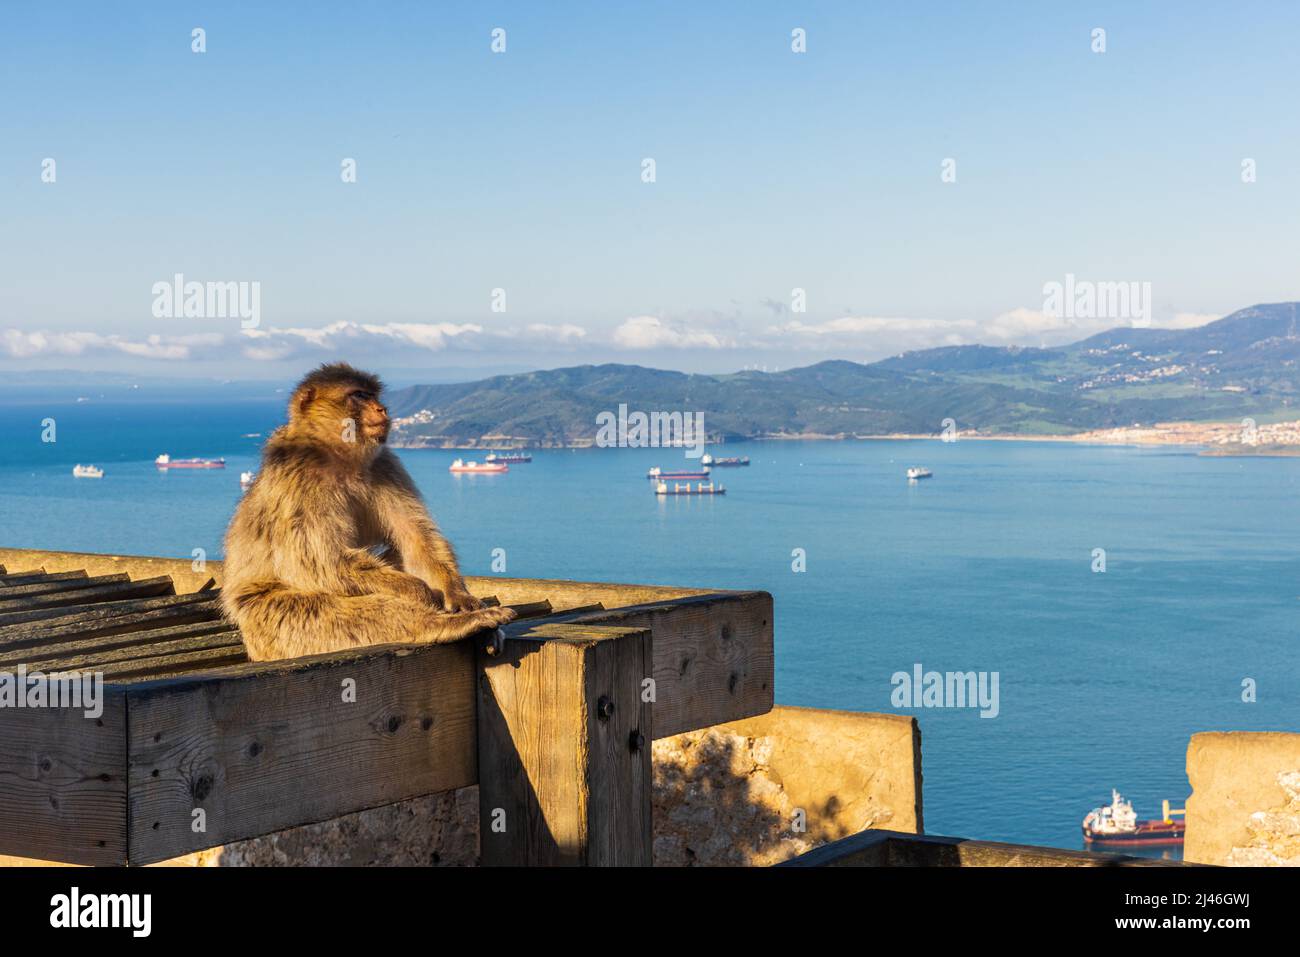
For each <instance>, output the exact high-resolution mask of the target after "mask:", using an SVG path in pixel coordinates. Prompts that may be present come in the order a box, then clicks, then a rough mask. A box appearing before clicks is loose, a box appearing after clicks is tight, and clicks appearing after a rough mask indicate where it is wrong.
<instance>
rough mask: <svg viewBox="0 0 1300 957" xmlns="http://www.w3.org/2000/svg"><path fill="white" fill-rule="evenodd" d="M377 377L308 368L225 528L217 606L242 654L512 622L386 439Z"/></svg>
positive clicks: (345, 369) (276, 654) (432, 636)
mask: <svg viewBox="0 0 1300 957" xmlns="http://www.w3.org/2000/svg"><path fill="white" fill-rule="evenodd" d="M382 389H383V385H382V383H380V381H379V380H378V379H377V378H375V377H374V376H372V375H369V374H368V373H365V372H360V371H358V370H356V369H353V368H352V367H351V366H348V365H345V364H343V363H336V364H333V365H326V366H321V367H320V368H319V369H317V370H316V371H314V372H312V373H311V374H310V375H308V376H307V377H306V378H304V379H303V380H302V382H300V383H299V384H298V386H297V388H295V389H294V392H293V396H292V398H291V399H290V400H289V423H288V424H287V425H285V426H283V427H281V428H279V429H277V430H276V431H275V432H274V433H273V434H272V435H271V437H270V438H269V439H268V440H267V443H266V447H265V448H264V449H263V450H262V467H261V469H260V471H259V472H258V474H257V478H256V479H255V480H254V482H253V485H252V487H251V488H250V489H249V490H248V492H247V493H246V494H245V496H244V498H243V500H242V501H241V502H240V503H239V508H237V509H236V510H235V515H234V518H232V519H231V521H230V528H229V529H228V530H227V532H226V559H225V566H224V567H225V581H224V583H223V588H222V606H223V607H224V609H225V612H226V615H227V617H229V618H230V619H231V620H232V621H234V622H235V623H236V624H238V625H239V627H240V630H241V631H242V632H243V635H244V643H245V644H246V645H247V646H248V652H249V655H250V657H252V658H253V659H254V660H264V659H269V658H293V657H297V656H299V655H310V654H318V653H321V652H326V651H338V650H340V649H345V648H354V647H357V646H359V645H374V644H383V643H386V642H447V641H456V640H458V639H461V638H465V637H467V636H469V635H471V634H473V633H474V632H477V631H482V630H484V629H491V628H496V627H497V626H498V625H501V624H504V623H505V622H507V621H510V620H511V619H512V618H514V612H512V611H510V610H509V609H506V608H483V607H482V604H481V603H480V602H479V601H478V600H477V599H476V598H474V597H473V596H472V595H470V593H469V592H468V591H467V590H466V588H465V582H464V581H463V580H462V578H461V575H460V572H459V570H458V569H457V567H456V556H455V554H454V553H453V552H452V549H451V546H450V545H449V544H448V543H447V540H446V539H445V538H443V537H442V535H441V534H440V533H439V531H438V527H437V526H436V525H435V524H434V522H433V519H432V518H430V516H429V513H428V511H427V510H426V509H425V507H424V503H423V502H421V501H420V496H419V493H418V492H417V491H416V489H415V484H414V483H413V482H412V481H411V477H410V476H409V475H408V474H407V472H406V469H404V468H403V467H402V463H401V462H400V461H398V459H397V456H395V455H394V454H393V453H392V452H391V451H390V450H389V449H388V448H387V447H386V446H385V444H384V443H385V442H386V441H387V438H388V429H389V419H388V410H387V409H385V408H384V406H383V404H382V403H381V402H380V393H381V392H382Z"/></svg>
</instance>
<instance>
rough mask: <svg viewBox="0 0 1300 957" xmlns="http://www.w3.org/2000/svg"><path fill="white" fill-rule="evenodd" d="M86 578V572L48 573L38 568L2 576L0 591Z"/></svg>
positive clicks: (0, 577)
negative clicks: (32, 584) (12, 587)
mask: <svg viewBox="0 0 1300 957" xmlns="http://www.w3.org/2000/svg"><path fill="white" fill-rule="evenodd" d="M85 577H86V573H85V572H47V571H45V570H44V569H41V568H37V569H33V570H32V571H25V572H13V573H11V574H8V575H0V589H4V588H7V587H8V586H10V585H25V584H28V583H29V582H42V581H59V580H61V579H65V578H85Z"/></svg>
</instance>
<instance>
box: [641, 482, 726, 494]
mask: <svg viewBox="0 0 1300 957" xmlns="http://www.w3.org/2000/svg"><path fill="white" fill-rule="evenodd" d="M655 494H656V495H726V494H727V490H726V489H725V488H723V487H722V486H721V485H716V486H715V485H714V484H713V483H712V482H700V483H698V484H697V485H696V486H695V488H691V483H690V482H687V483H686V484H685V485H680V484H678V483H676V482H674V483H673V487H672V488H669V487H668V483H667V482H658V483H656V484H655Z"/></svg>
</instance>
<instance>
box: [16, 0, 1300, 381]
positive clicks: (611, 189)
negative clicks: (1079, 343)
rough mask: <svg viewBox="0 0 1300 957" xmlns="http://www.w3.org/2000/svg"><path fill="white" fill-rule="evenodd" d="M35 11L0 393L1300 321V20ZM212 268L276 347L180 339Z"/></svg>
mask: <svg viewBox="0 0 1300 957" xmlns="http://www.w3.org/2000/svg"><path fill="white" fill-rule="evenodd" d="M0 16H2V17H3V29H0V189H2V190H3V192H2V193H0V196H2V197H3V199H2V201H0V269H2V270H3V274H2V275H0V368H10V369H14V368H22V369H30V368H41V367H47V368H83V369H124V370H133V371H164V370H165V371H167V372H169V373H174V372H176V371H177V366H178V364H184V366H185V367H186V368H191V369H193V370H194V371H195V372H203V373H215V374H222V375H230V376H236V377H261V376H277V375H282V374H285V373H286V372H287V371H289V370H293V369H297V368H300V367H301V366H303V365H305V364H308V363H310V362H313V361H319V360H322V359H327V358H335V357H338V356H345V357H350V358H355V359H357V360H358V361H366V362H369V363H370V364H372V365H373V364H378V365H380V366H389V367H393V366H400V367H403V368H412V369H429V370H436V369H439V368H449V367H458V368H463V367H478V368H483V369H494V368H500V367H520V366H557V365H570V364H576V363H579V362H590V361H625V362H639V363H643V364H648V365H659V366H669V367H674V368H683V369H693V370H710V371H714V370H716V371H724V370H731V369H736V368H740V367H741V366H742V365H755V364H758V365H767V366H769V367H776V366H780V367H786V366H790V365H795V364H805V363H807V362H811V361H816V360H818V359H822V358H828V357H838V358H848V359H857V360H864V361H865V360H871V359H874V358H879V357H881V356H884V355H888V354H891V353H893V352H897V351H900V350H902V349H906V348H920V347H925V346H930V345H940V344H948V343H954V342H990V343H994V344H1004V343H1011V342H1018V343H1024V344H1034V345H1038V344H1051V343H1054V342H1059V341H1068V340H1071V339H1076V338H1080V337H1082V336H1083V335H1086V334H1089V333H1090V332H1092V331H1095V329H1096V328H1100V327H1104V326H1109V325H1116V324H1119V323H1116V322H1112V321H1105V317H1100V318H1099V319H1098V320H1097V321H1096V322H1093V323H1089V322H1088V321H1080V320H1072V321H1068V322H1063V321H1061V320H1059V319H1056V318H1054V317H1051V316H1044V315H1043V314H1042V306H1043V299H1044V297H1043V286H1044V284H1045V283H1047V282H1050V281H1054V280H1058V281H1059V280H1062V279H1063V278H1064V277H1065V276H1066V274H1073V275H1075V276H1078V277H1081V278H1085V279H1091V280H1096V281H1129V280H1131V281H1141V282H1149V283H1150V284H1151V286H1150V288H1151V291H1152V292H1151V298H1152V319H1153V322H1154V324H1156V325H1170V324H1180V325H1187V324H1194V323H1197V322H1202V321H1206V320H1208V319H1209V318H1214V317H1217V316H1221V315H1223V314H1225V313H1227V312H1230V311H1232V310H1233V309H1236V308H1239V307H1242V306H1246V305H1249V304H1252V303H1255V302H1268V301H1279V300H1287V299H1294V298H1297V295H1296V289H1295V277H1296V275H1297V267H1296V251H1297V250H1296V243H1295V241H1294V236H1295V232H1296V228H1295V224H1296V213H1297V210H1298V209H1300V127H1298V126H1297V124H1296V123H1295V122H1294V100H1295V93H1296V83H1297V81H1296V72H1295V65H1294V64H1295V38H1296V37H1297V36H1300V29H1298V28H1300V6H1298V5H1295V4H1287V3H1280V2H1279V3H1252V4H1249V5H1244V6H1240V5H1227V4H1219V5H1212V4H1199V3H1178V4H1175V3H1149V4H1139V3H1124V4H1070V5H1065V4H1050V5H1049V4H1041V3H1038V4H1034V3H1025V4H1010V3H1002V4H960V3H916V4H907V5H885V4H865V3H848V2H844V3H817V4H776V3H753V2H749V3H709V4H699V3H654V4H651V3H612V2H611V3H564V2H558V3H552V4H525V3H518V4H492V3H473V4H471V3H457V4H450V3H410V4H401V3H389V4H374V5H363V4H355V3H351V4H312V5H307V4H301V5H294V4H283V5H275V6H274V7H273V6H272V5H269V4H254V3H221V4H215V3H214V4H186V3H166V4H163V3H156V4H155V3H124V4H102V3H72V4H64V3H59V4H26V5H22V6H21V7H19V6H13V7H10V8H8V9H6V10H5V12H4V13H3V14H2V15H0ZM195 27H202V28H203V29H204V30H205V31H206V42H207V52H205V53H202V54H196V53H194V52H192V51H191V30H192V29H193V28H195ZM498 27H500V28H503V29H504V30H505V31H506V51H505V52H504V53H501V54H494V53H493V52H492V51H491V49H490V43H491V31H492V30H493V29H494V28H498ZM1096 27H1101V28H1103V29H1105V31H1106V51H1105V52H1104V53H1100V54H1099V53H1095V52H1093V50H1092V48H1091V47H1092V39H1091V31H1092V30H1093V29H1094V28H1096ZM795 28H802V29H804V30H806V33H807V52H806V53H802V54H796V53H794V52H792V51H791V30H793V29H795ZM647 157H649V158H653V160H654V161H655V164H656V170H655V172H656V180H655V182H653V183H646V182H643V181H642V176H641V170H642V161H643V159H645V158H647ZM46 158H52V159H54V160H55V163H56V166H55V171H56V179H55V182H53V183H47V182H42V169H43V167H42V163H43V161H44V160H45V159H46ZM345 158H352V159H355V161H356V164H357V167H356V168H357V181H356V182H355V183H344V182H343V181H342V180H341V177H340V169H341V163H342V162H343V160H344V159H345ZM947 158H952V159H954V160H955V161H956V181H955V182H950V183H945V182H943V181H942V180H941V176H940V173H941V164H942V163H943V161H944V160H945V159H947ZM1247 158H1249V159H1252V160H1254V161H1255V163H1256V169H1257V181H1256V182H1253V183H1249V184H1246V183H1243V182H1242V179H1241V164H1242V161H1243V159H1247ZM177 273H180V274H182V275H183V276H184V277H185V278H186V279H187V280H191V281H194V280H197V281H200V282H207V281H216V282H232V281H233V282H249V283H251V282H254V281H256V282H258V283H259V284H260V287H259V289H260V292H259V294H260V312H259V317H258V326H257V328H256V329H254V330H252V331H248V330H244V329H242V328H241V323H240V322H239V320H238V318H233V319H232V318H230V317H223V316H208V317H202V318H199V317H192V318H184V317H171V318H159V317H157V316H155V315H154V314H153V311H152V308H151V307H152V305H153V303H154V299H155V296H154V292H153V286H154V284H155V283H157V282H159V281H168V282H170V281H171V280H172V277H173V276H174V275H175V274H177ZM796 288H799V289H803V290H805V294H806V312H796V311H794V310H793V309H792V308H791V306H792V299H791V295H792V290H794V289H796ZM494 289H504V290H505V311H504V312H494V311H493V310H492V308H491V306H492V290H494Z"/></svg>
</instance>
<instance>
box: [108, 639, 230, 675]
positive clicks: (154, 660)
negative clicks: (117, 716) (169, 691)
mask: <svg viewBox="0 0 1300 957" xmlns="http://www.w3.org/2000/svg"><path fill="white" fill-rule="evenodd" d="M246 661H248V651H247V649H245V648H244V644H243V642H242V641H241V642H239V643H238V644H235V643H231V644H229V645H225V646H222V647H219V648H210V649H207V650H204V651H186V652H180V653H177V654H171V655H154V656H151V657H148V658H136V659H134V660H131V661H122V662H118V663H116V664H108V665H101V666H100V667H98V668H96V669H95V670H96V671H97V672H99V673H101V674H103V676H104V680H105V681H112V682H115V683H119V684H132V683H135V682H139V681H145V680H150V681H152V680H154V679H158V678H172V677H178V676H182V675H191V674H196V673H204V674H206V673H207V672H209V671H211V670H212V669H214V668H218V667H222V666H224V665H238V664H242V663H244V662H246Z"/></svg>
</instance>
